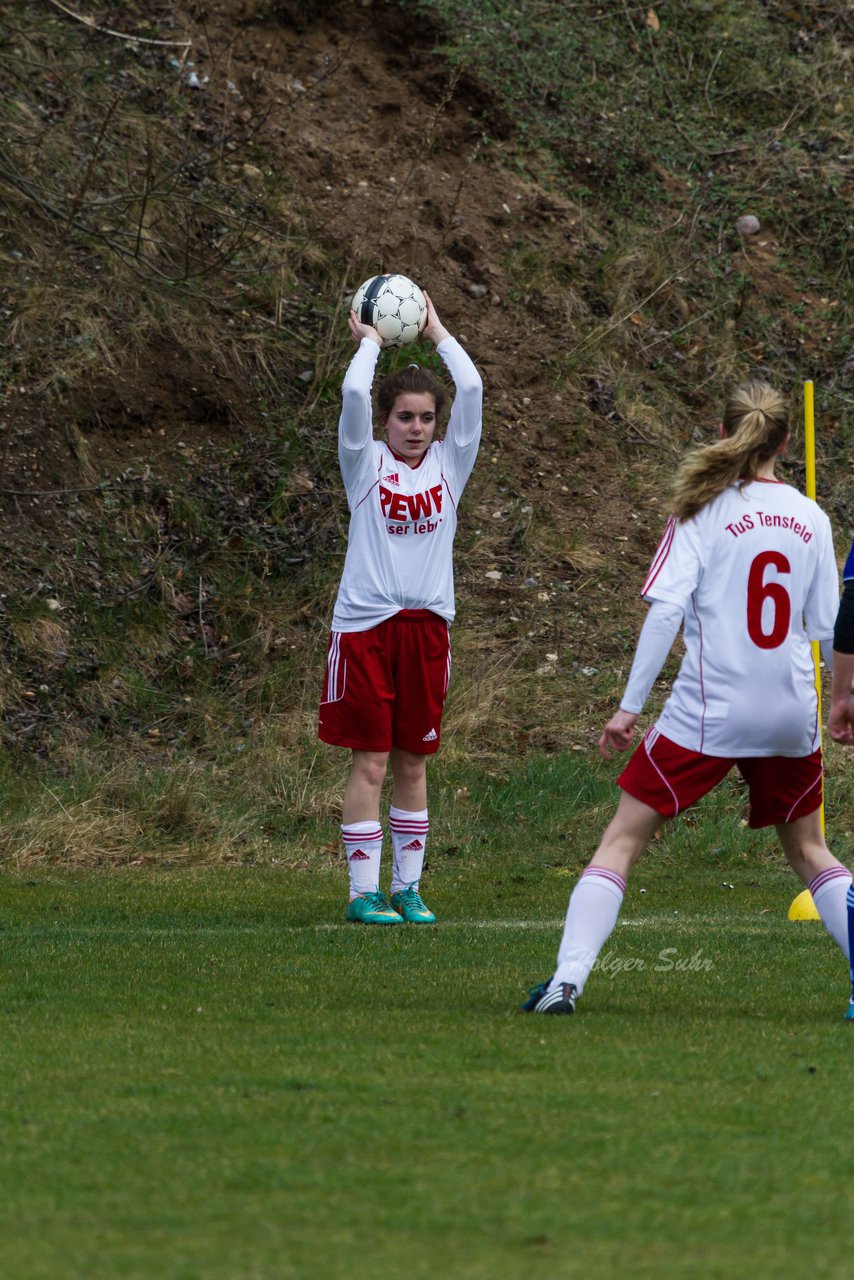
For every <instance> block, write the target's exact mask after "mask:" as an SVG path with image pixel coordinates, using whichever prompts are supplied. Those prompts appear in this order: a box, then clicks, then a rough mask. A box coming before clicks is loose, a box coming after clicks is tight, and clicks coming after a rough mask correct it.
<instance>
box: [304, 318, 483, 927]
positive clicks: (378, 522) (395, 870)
mask: <svg viewBox="0 0 854 1280" xmlns="http://www.w3.org/2000/svg"><path fill="white" fill-rule="evenodd" d="M425 298H426V301H427V322H426V325H425V327H424V330H423V337H425V338H428V339H430V340H431V341H432V342H434V343H435V344H436V349H437V351H438V352H439V355H440V356H441V357H442V359H443V361H444V362H445V364H446V366H447V368H448V371H449V373H450V375H451V377H452V379H453V381H454V385H455V389H456V394H455V397H454V401H453V404H452V407H451V412H450V417H449V420H448V426H447V429H446V431H445V435H444V438H443V439H442V440H435V439H434V433H435V431H436V426H437V423H438V421H439V419H440V417H441V414H442V410H443V408H444V406H445V403H446V400H447V393H446V390H445V388H444V386H443V385H442V383H441V382H440V381H439V380H438V379H436V378H434V377H433V375H432V374H431V373H429V372H428V371H427V370H425V369H421V368H419V367H418V365H410V366H409V367H408V368H407V369H401V370H399V371H398V372H397V373H393V374H391V375H390V376H388V377H387V378H385V379H383V381H382V382H381V383H380V386H379V391H378V395H377V408H378V419H379V423H380V426H381V428H382V429H383V431H384V434H385V436H386V439H385V440H383V441H380V440H374V438H373V427H372V410H371V386H372V382H373V377H374V370H375V368H376V364H377V359H378V357H379V354H380V348H381V345H382V340H381V338H380V335H379V334H378V333H377V331H376V329H374V328H372V327H371V326H370V325H368V324H363V323H362V321H361V320H360V319H359V318H358V316H357V315H356V313H355V312H354V311H351V312H350V314H349V325H350V332H351V334H352V335H353V338H354V339H355V341H356V342H357V343H358V344H359V347H358V350H357V352H356V354H355V355H354V357H353V359H352V361H351V363H350V366H349V368H348V370H347V373H346V375H345V378H344V384H343V387H342V399H343V405H342V410H341V418H340V421H339V425H338V460H339V463H340V466H341V474H342V477H343V479H344V487H345V489H346V491H347V501H348V503H349V507H350V530H349V541H348V545H347V555H346V558H345V561H344V571H343V574H342V578H341V583H340V586H339V589H338V598H337V601H336V603H335V610H334V613H333V617H332V633H331V635H330V638H329V652H328V658H327V666H326V679H325V682H324V688H323V700H322V702H321V705H320V714H319V725H318V733H319V736H320V737H321V739H322V740H323V741H324V742H330V743H332V744H333V745H335V746H341V747H349V748H350V749H351V751H352V753H353V754H352V762H351V767H350V775H349V778H348V781H347V786H346V789H345V792H344V805H343V814H342V819H343V821H342V826H341V833H342V836H343V839H344V850H345V853H346V856H347V865H348V867H349V871H350V903H349V906H348V908H347V918H348V919H349V920H354V921H357V922H359V923H362V924H402V923H403V922H404V921H408V922H410V923H413V924H432V923H433V922H434V921H435V919H436V917H435V915H434V914H433V912H432V911H430V910H429V909H428V908H427V907H426V906H425V904H424V901H423V899H422V898H421V895H420V892H419V887H420V883H419V882H420V879H421V873H422V869H423V865H424V850H425V845H426V843H427V833H428V825H429V824H428V810H427V757H428V756H429V755H432V754H433V752H435V751H436V750H437V748H438V746H439V740H440V734H441V726H442V710H443V707H444V702H445V695H446V693H447V691H448V681H449V678H450V671H451V648H450V635H449V627H450V624H451V622H452V621H453V618H454V575H453V561H452V554H453V541H454V534H455V532H456V526H457V506H458V504H459V500H460V495H461V494H462V491H463V489H464V487H465V484H466V481H467V480H468V478H469V476H470V474H471V470H472V467H473V466H474V462H475V458H476V457H477V450H478V445H479V444H480V435H481V413H482V406H483V384H482V382H481V378H480V374H479V373H478V371H477V369H476V368H475V366H474V364H473V363H472V361H471V360H470V359H469V357H468V355H467V354H466V352H465V351H464V350H463V348H462V347H461V346H460V344H459V342H458V341H457V340H456V338H453V337H451V335H450V334H449V333H448V331H447V329H445V328H444V326H443V325H442V323H441V321H440V320H439V317H438V315H437V314H436V310H435V308H434V306H433V304H432V302H431V301H430V298H429V297H427V295H425ZM389 765H390V766H391V773H392V794H391V809H390V813H389V825H390V826H391V839H392V850H393V864H392V875H391V902H389V900H388V898H387V897H386V895H385V894H384V893H382V892H381V890H380V884H379V881H380V858H381V853H382V842H383V830H382V826H381V824H380V809H379V805H380V790H381V788H382V785H383V781H384V779H385V776H386V770H387V767H388V766H389Z"/></svg>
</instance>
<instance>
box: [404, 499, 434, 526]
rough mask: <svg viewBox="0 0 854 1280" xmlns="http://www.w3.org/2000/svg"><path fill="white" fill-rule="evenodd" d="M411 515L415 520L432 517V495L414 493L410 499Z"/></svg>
mask: <svg viewBox="0 0 854 1280" xmlns="http://www.w3.org/2000/svg"><path fill="white" fill-rule="evenodd" d="M409 514H410V515H411V516H412V519H413V520H418V519H419V518H420V517H421V516H432V514H433V503H432V502H431V501H430V494H429V493H413V495H412V497H411V498H410V499H409Z"/></svg>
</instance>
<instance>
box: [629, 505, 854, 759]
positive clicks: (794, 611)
mask: <svg viewBox="0 0 854 1280" xmlns="http://www.w3.org/2000/svg"><path fill="white" fill-rule="evenodd" d="M643 596H644V599H646V600H663V601H667V602H668V603H670V604H675V605H678V606H679V607H680V608H681V609H682V610H683V613H684V622H683V636H684V641H685V656H684V659H683V661H682V666H681V667H680V670H679V675H678V676H677V678H676V682H675V684H674V686H673V689H672V691H671V694H670V697H669V698H668V700H667V703H666V704H665V707H664V710H663V712H662V714H661V716H660V718H659V720H658V721H657V726H656V727H657V728H658V729H659V731H660V732H661V733H663V734H664V735H665V736H666V737H668V738H670V739H672V741H674V742H676V743H678V744H679V745H680V746H683V747H686V748H688V749H689V750H692V751H702V752H703V753H705V754H706V755H710V756H734V757H740V756H774V755H780V756H805V755H809V754H810V753H811V752H812V751H814V750H815V749H816V748H817V747H818V746H820V744H821V737H820V727H819V723H818V699H817V696H816V690H815V669H814V664H813V658H812V651H811V649H810V643H809V642H810V641H811V640H818V641H826V640H828V639H829V638H830V637H832V635H833V625H834V622H835V619H836V613H837V610H838V608H839V575H838V571H837V567H836V558H835V555H834V551H833V539H832V535H831V529H830V521H829V520H828V518H827V516H826V515H825V514H824V512H823V511H822V510H821V509H820V508H819V507H818V506H817V505H816V503H815V502H813V501H812V500H811V499H810V498H806V497H804V495H803V494H801V493H799V492H798V491H797V490H796V489H793V488H792V487H791V486H790V485H787V484H783V483H781V482H778V481H762V480H754V481H752V482H751V483H750V484H746V485H744V486H743V487H742V488H739V487H738V485H731V486H730V487H729V488H728V489H726V490H724V492H723V493H721V494H719V496H718V497H717V498H715V499H714V500H713V501H712V502H710V503H709V504H708V505H707V506H705V507H703V509H702V510H701V511H699V512H698V513H697V515H696V516H694V517H693V518H692V519H690V520H686V521H684V522H678V521H676V520H674V519H671V520H669V521H668V523H667V526H666V527H665V530H664V535H663V537H662V539H661V542H660V544H659V547H658V550H657V552H656V554H655V557H654V559H653V562H652V567H651V569H650V571H649V575H648V577H647V580H646V582H645V584H644V588H643Z"/></svg>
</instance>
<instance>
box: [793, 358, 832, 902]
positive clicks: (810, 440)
mask: <svg viewBox="0 0 854 1280" xmlns="http://www.w3.org/2000/svg"><path fill="white" fill-rule="evenodd" d="M804 460H805V462H806V473H807V474H806V480H807V497H808V498H812V500H813V501H815V388H814V386H813V384H812V382H811V381H810V382H805V383H804ZM812 660H813V666H814V667H815V692H816V697H817V698H818V732H819V740H820V739H821V667H820V665H819V663H820V661H821V650H820V648H819V643H818V641H817V640H813V641H812ZM820 813H821V831H822V835H824V788H823V786H822V796H821V811H820ZM789 919H790V920H818V919H820V916H819V914H818V911H817V910H816V906H815V903H814V902H813V900H812V894H811V893H810V891H809V889H804V890H803V891H802V892H801V893H799V894H798V896H797V897H796V898H795V899H794V901H793V902H792V904H791V906H790V907H789Z"/></svg>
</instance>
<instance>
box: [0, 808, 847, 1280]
mask: <svg viewBox="0 0 854 1280" xmlns="http://www.w3.org/2000/svg"><path fill="white" fill-rule="evenodd" d="M674 839H676V840H679V841H681V842H682V844H683V845H684V842H685V833H683V834H682V835H679V836H674ZM673 852H674V851H673V849H672V848H671V849H670V850H668V848H667V847H664V846H662V848H661V849H660V850H655V851H653V852H652V853H651V854H650V856H649V861H648V862H647V863H645V864H642V865H641V867H640V868H639V869H638V870H637V872H636V875H635V877H634V879H633V882H632V886H631V891H630V894H629V896H628V898H627V900H626V907H625V911H624V915H623V918H622V922H621V924H620V925H619V926H618V928H617V930H616V932H615V934H614V936H613V938H612V940H611V943H610V944H609V946H608V948H607V949H606V952H605V953H604V956H603V959H604V961H605V962H606V963H605V964H604V965H603V968H602V970H601V971H600V972H599V973H594V975H593V976H592V977H591V979H590V981H589V983H588V986H587V989H586V991H585V994H584V996H583V999H582V1002H581V1004H580V1008H579V1013H578V1014H577V1016H576V1017H575V1018H572V1019H547V1018H533V1017H526V1016H523V1015H520V1014H518V1013H517V1012H516V1010H517V1007H518V1004H519V1002H520V1000H521V999H522V997H523V995H524V991H525V987H526V986H528V985H530V984H532V983H534V982H535V981H539V980H540V979H542V978H543V977H545V976H546V974H547V973H548V972H550V969H551V965H552V961H553V957H554V953H555V949H556V945H557V942H558V938H559V932H560V926H561V923H562V917H563V911H564V907H565V902H566V894H567V890H568V888H569V886H570V885H571V883H572V879H571V878H570V877H569V876H568V875H567V874H566V873H565V871H563V872H562V870H561V868H560V867H556V866H549V865H548V864H546V863H544V862H543V861H542V859H541V858H540V859H538V858H536V857H535V856H534V855H533V854H527V855H524V856H522V855H519V856H518V857H517V858H516V859H515V861H514V865H513V874H512V875H502V874H500V872H501V871H502V870H505V871H506V870H507V868H506V867H505V868H501V867H499V866H496V865H495V864H494V863H492V862H490V861H489V860H488V859H487V858H482V859H481V860H480V861H472V863H471V865H469V866H467V868H466V869H465V872H464V873H463V870H462V869H461V868H460V867H459V866H458V865H457V864H456V863H455V862H454V860H453V859H450V860H447V861H446V862H444V863H441V864H440V865H439V866H438V867H437V868H436V869H435V870H433V871H431V873H430V876H429V880H428V883H429V893H428V891H427V884H425V896H426V897H428V900H429V901H430V902H431V904H433V905H434V906H435V907H436V909H437V910H438V911H440V913H441V923H440V924H439V925H437V926H436V927H434V928H422V929H418V928H416V927H413V926H408V927H406V928H403V929H401V928H398V929H393V930H380V929H368V928H364V927H360V926H355V925H347V924H345V923H344V922H343V919H342V917H343V900H344V897H345V894H344V883H343V878H344V875H345V872H344V871H343V870H341V869H330V868H326V869H321V870H316V871H314V872H303V873H297V872H293V871H287V872H282V871H280V870H277V869H274V868H252V869H238V868H233V869H214V870H211V869H201V868H197V869H189V870H187V869H184V870H176V871H163V870H159V871H153V872H152V871H150V870H145V869H143V870H124V871H113V872H110V873H103V874H100V875H99V874H95V875H93V874H91V873H87V874H78V875H73V876H72V875H67V874H62V873H58V872H56V871H54V870H36V871H34V872H32V873H31V874H29V875H13V876H7V877H5V878H4V881H3V884H2V895H3V909H2V930H0V947H2V951H3V964H2V975H3V978H2V980H3V990H2V1011H3V1037H2V1045H3V1047H2V1051H0V1052H2V1093H1V1094H0V1097H1V1098H2V1101H0V1108H2V1133H3V1141H2V1145H0V1203H2V1206H3V1209H2V1214H3V1217H4V1219H5V1223H4V1228H3V1243H2V1250H0V1276H2V1277H3V1280H55V1278H57V1277H60V1276H61V1277H64V1278H65V1280H71V1278H76V1277H80V1278H83V1277H85V1278H86V1280H120V1278H121V1280H124V1278H131V1277H133V1278H134V1280H136V1278H139V1280H143V1278H145V1280H150V1277H154V1276H157V1277H158V1278H159V1280H220V1278H221V1280H290V1278H291V1277H294V1278H297V1277H298V1278H300V1280H302V1278H303V1277H305V1278H309V1277H311V1278H312V1280H314V1278H317V1280H327V1278H328V1280H337V1278H338V1277H345V1276H346V1277H350V1278H354V1280H362V1278H364V1280H374V1278H375V1277H382V1276H402V1277H403V1276H405V1277H422V1276H423V1277H427V1276H431V1277H432V1276H434V1275H437V1274H439V1275H446V1276H450V1277H454V1278H455V1280H456V1278H457V1277H459V1278H461V1280H462V1278H466V1280H468V1278H474V1277H477V1278H480V1277H484V1278H489V1280H504V1278H507V1280H516V1277H526V1278H527V1277H536V1276H543V1277H549V1278H551V1277H584V1278H585V1280H591V1278H594V1280H595V1278H597V1277H602V1278H603V1280H604V1278H605V1277H608V1278H610V1277H613V1276H618V1275H631V1276H642V1277H658V1278H660V1277H679V1278H680V1280H686V1278H691V1277H697V1278H698V1280H699V1278H700V1277H702V1280H709V1278H710V1277H739V1278H741V1277H743V1276H744V1275H745V1274H748V1273H750V1272H752V1274H753V1275H755V1276H757V1277H770V1276H777V1275H785V1276H786V1277H789V1278H791V1277H801V1276H804V1277H806V1276H816V1275H820V1276H822V1277H836V1276H839V1277H842V1276H847V1275H848V1274H849V1271H850V1261H849V1260H848V1258H847V1248H846V1246H847V1238H848V1223H849V1220H850V1207H851V1185H852V1175H854V1155H852V1144H851V1140H850V1135H849V1133H848V1129H847V1122H846V1119H845V1116H846V1114H847V1103H848V1101H849V1092H850V1085H849V1075H850V1063H851V1059H852V1052H854V1026H852V1025H851V1024H848V1023H845V1022H844V1021H843V1014H844V1012H845V1009H846V1007H847V997H848V987H847V974H846V966H845V964H844V962H843V961H842V959H841V957H840V956H839V954H838V952H837V951H836V950H835V948H834V946H833V944H832V942H831V940H830V939H829V938H828V937H827V935H826V934H825V932H824V930H823V928H822V927H821V925H820V924H817V923H807V924H792V923H789V922H787V920H786V909H787V907H788V904H789V902H790V901H791V898H792V897H793V896H794V893H795V892H796V891H797V888H798V886H797V884H796V882H795V881H794V879H793V878H792V877H791V876H790V875H789V874H788V873H787V872H786V871H785V870H784V869H783V868H782V867H780V866H777V865H775V864H773V863H771V862H768V863H767V864H764V863H763V862H762V861H761V860H759V861H758V862H746V861H743V860H741V859H740V858H731V859H729V860H728V861H727V863H726V864H725V865H724V866H723V867H720V866H715V867H710V866H703V865H695V866H691V867H689V868H688V870H687V871H686V873H685V875H684V877H682V876H679V875H677V873H676V872H675V871H674V866H673ZM695 861H697V862H699V861H700V860H699V859H695ZM642 890H643V892H641V891H642Z"/></svg>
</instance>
